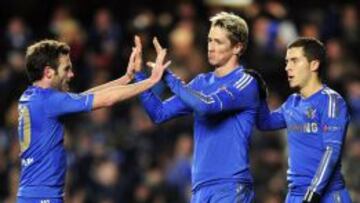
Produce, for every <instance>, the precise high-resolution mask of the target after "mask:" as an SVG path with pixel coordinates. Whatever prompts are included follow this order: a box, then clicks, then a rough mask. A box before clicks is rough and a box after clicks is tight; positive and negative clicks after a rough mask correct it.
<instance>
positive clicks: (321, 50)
mask: <svg viewBox="0 0 360 203" xmlns="http://www.w3.org/2000/svg"><path fill="white" fill-rule="evenodd" d="M295 47H302V48H303V52H304V56H305V57H306V59H307V60H308V61H313V60H318V61H319V63H320V64H319V71H318V73H319V77H320V78H321V79H323V78H324V76H325V65H326V49H325V46H324V44H323V43H322V42H320V41H319V40H318V39H315V38H312V37H300V38H298V39H297V40H295V41H294V42H291V43H290V44H289V45H288V47H287V48H288V49H290V48H295Z"/></svg>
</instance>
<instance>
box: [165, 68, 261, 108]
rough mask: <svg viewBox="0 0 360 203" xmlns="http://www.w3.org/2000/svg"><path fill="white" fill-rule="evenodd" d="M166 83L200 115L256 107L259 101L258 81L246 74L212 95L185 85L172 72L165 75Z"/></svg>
mask: <svg viewBox="0 0 360 203" xmlns="http://www.w3.org/2000/svg"><path fill="white" fill-rule="evenodd" d="M165 81H166V83H167V84H168V86H169V87H170V90H171V91H172V92H173V93H174V94H175V95H176V96H178V97H179V98H180V99H181V100H182V101H183V102H184V103H185V104H186V105H188V106H190V107H191V108H192V109H193V110H194V111H195V112H196V113H198V114H199V115H209V114H216V113H218V112H225V111H230V110H243V109H246V108H249V107H256V106H257V105H258V101H259V93H258V87H257V83H256V80H254V79H253V78H252V77H251V76H250V75H248V74H245V73H244V74H243V75H242V77H241V78H240V79H239V80H238V81H236V82H235V83H233V84H231V85H229V86H223V87H222V88H220V89H218V90H216V91H214V92H212V93H210V94H203V93H202V92H200V91H197V90H195V89H194V88H192V87H191V86H187V85H184V83H183V82H182V81H181V80H180V79H179V78H177V77H176V76H175V75H174V74H173V73H171V72H170V71H167V72H166V73H165Z"/></svg>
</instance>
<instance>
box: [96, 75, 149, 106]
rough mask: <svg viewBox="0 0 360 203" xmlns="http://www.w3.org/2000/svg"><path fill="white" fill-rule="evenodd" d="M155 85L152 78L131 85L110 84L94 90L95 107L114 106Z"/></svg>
mask: <svg viewBox="0 0 360 203" xmlns="http://www.w3.org/2000/svg"><path fill="white" fill-rule="evenodd" d="M154 85H155V82H154V81H152V80H151V79H146V80H143V81H141V82H138V83H134V84H129V85H119V84H117V85H112V86H111V85H110V86H108V87H105V88H103V89H100V90H98V91H95V92H94V103H93V109H98V108H102V107H108V106H112V105H114V104H115V103H118V102H120V101H123V100H126V99H129V98H131V97H134V96H136V95H138V94H140V93H142V92H144V91H146V90H148V89H150V88H151V87H152V86H154Z"/></svg>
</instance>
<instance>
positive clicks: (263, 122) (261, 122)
mask: <svg viewBox="0 0 360 203" xmlns="http://www.w3.org/2000/svg"><path fill="white" fill-rule="evenodd" d="M256 127H257V128H258V129H259V130H261V131H269V130H278V129H282V128H285V127H286V123H285V121H284V119H283V116H282V115H281V113H280V112H270V110H269V107H268V105H267V103H266V101H262V102H261V103H260V107H259V109H258V114H257V117H256Z"/></svg>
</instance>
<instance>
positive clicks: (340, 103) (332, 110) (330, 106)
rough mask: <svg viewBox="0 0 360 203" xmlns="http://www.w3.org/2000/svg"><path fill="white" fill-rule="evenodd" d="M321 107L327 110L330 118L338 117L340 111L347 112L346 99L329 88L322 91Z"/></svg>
mask: <svg viewBox="0 0 360 203" xmlns="http://www.w3.org/2000/svg"><path fill="white" fill-rule="evenodd" d="M320 105H321V106H322V107H323V108H325V109H324V111H325V112H326V114H327V115H328V117H330V118H334V117H336V116H337V114H338V113H339V110H340V109H344V110H345V111H347V106H346V102H345V100H344V98H343V97H342V96H341V95H340V94H339V93H338V92H336V91H335V90H333V89H331V88H329V87H325V88H324V89H323V90H322V91H321V101H320Z"/></svg>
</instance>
